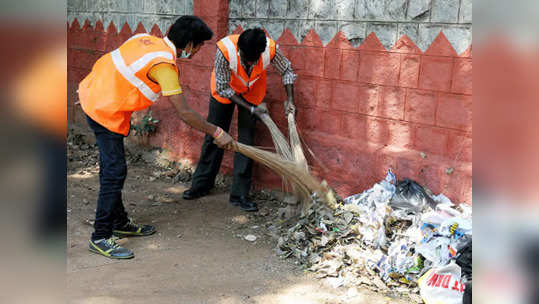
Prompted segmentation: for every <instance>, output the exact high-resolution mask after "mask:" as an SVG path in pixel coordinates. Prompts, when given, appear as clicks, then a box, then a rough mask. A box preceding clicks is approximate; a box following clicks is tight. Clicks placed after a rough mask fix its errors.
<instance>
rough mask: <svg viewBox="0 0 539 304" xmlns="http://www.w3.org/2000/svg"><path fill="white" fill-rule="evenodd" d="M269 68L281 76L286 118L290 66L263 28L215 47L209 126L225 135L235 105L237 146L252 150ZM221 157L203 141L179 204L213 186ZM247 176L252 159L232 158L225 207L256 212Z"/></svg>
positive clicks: (290, 99) (289, 106)
mask: <svg viewBox="0 0 539 304" xmlns="http://www.w3.org/2000/svg"><path fill="white" fill-rule="evenodd" d="M270 64H271V65H272V66H273V67H274V68H275V69H276V70H277V71H278V72H279V73H280V74H281V76H282V80H283V84H284V86H285V88H286V93H287V95H288V98H287V100H286V101H285V107H284V108H285V115H287V114H288V113H295V111H296V107H295V105H294V88H293V83H294V81H295V79H296V75H295V74H294V72H293V70H292V66H291V64H290V61H289V60H288V59H287V58H286V57H284V56H283V55H282V54H281V52H280V51H279V48H278V46H277V45H276V43H275V41H273V40H272V39H270V38H269V37H266V34H265V33H264V31H263V30H262V29H260V28H254V29H248V30H246V31H244V32H243V33H241V35H230V36H227V37H225V38H223V39H221V40H220V41H219V42H217V54H216V56H215V65H214V69H213V71H212V76H211V91H212V92H211V97H210V105H209V114H208V121H209V122H211V123H213V124H215V125H217V126H219V127H221V128H223V129H224V130H226V131H228V129H229V128H230V122H231V120H232V114H233V113H234V107H235V105H238V141H239V142H241V143H244V144H247V145H252V144H253V137H254V131H255V123H256V119H255V117H256V115H253V114H261V113H265V112H267V108H266V106H265V104H264V103H262V101H263V100H264V96H265V94H266V78H267V76H266V69H267V68H268V67H269V65H270ZM223 152H224V151H223V149H220V148H218V147H217V146H216V145H215V144H213V142H212V138H211V137H210V136H206V138H205V140H204V143H203V144H202V152H201V155H200V161H199V162H198V166H197V168H196V171H195V173H194V175H193V182H192V185H191V188H190V189H189V190H186V191H185V192H184V193H183V198H184V199H195V198H198V197H201V196H204V195H206V194H208V192H209V190H210V189H211V188H212V187H213V186H214V184H215V177H216V176H217V173H218V171H219V167H220V166H221V161H222V159H223ZM251 172H252V160H251V159H249V158H248V157H246V156H245V155H242V154H241V153H235V155H234V183H233V185H232V190H231V193H230V202H231V203H232V204H233V205H235V206H239V207H240V208H241V209H242V210H244V211H248V212H249V211H258V207H257V205H256V203H254V202H250V201H249V198H248V195H249V190H250V187H251Z"/></svg>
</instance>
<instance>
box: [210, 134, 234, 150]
mask: <svg viewBox="0 0 539 304" xmlns="http://www.w3.org/2000/svg"><path fill="white" fill-rule="evenodd" d="M213 142H214V143H215V144H216V145H217V146H218V147H219V148H222V149H226V150H232V149H233V148H234V144H235V142H234V139H233V138H232V136H230V134H228V133H226V132H225V131H224V130H222V129H221V130H220V132H219V134H217V135H216V136H215V137H214V138H213Z"/></svg>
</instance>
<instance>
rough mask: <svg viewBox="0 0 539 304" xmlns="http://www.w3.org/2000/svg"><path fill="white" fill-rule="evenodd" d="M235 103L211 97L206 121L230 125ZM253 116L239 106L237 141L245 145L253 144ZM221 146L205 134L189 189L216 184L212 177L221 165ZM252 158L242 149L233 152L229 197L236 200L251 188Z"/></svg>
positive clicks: (205, 188)
mask: <svg viewBox="0 0 539 304" xmlns="http://www.w3.org/2000/svg"><path fill="white" fill-rule="evenodd" d="M235 106H236V104H234V103H231V104H222V103H220V102H218V101H217V100H216V99H215V98H213V97H210V109H209V112H208V122H210V123H212V124H214V125H216V126H219V127H221V128H222V129H223V130H225V131H227V132H228V130H229V129H230V122H231V121H232V114H234V107H235ZM255 126H256V118H255V116H253V115H251V113H250V112H249V111H248V110H246V109H244V108H243V107H240V106H238V141H239V142H240V143H243V144H246V145H253V141H254V131H255ZM223 153H224V150H223V149H220V148H219V147H217V145H215V144H214V143H213V138H212V137H211V136H210V135H206V137H205V138H204V143H203V144H202V151H201V153H200V160H199V162H198V165H197V168H196V170H195V173H194V175H193V183H192V185H191V189H194V190H209V189H211V188H212V187H213V186H214V184H215V177H216V176H217V173H218V172H219V167H221V161H222V160H223ZM252 169H253V161H252V160H251V159H250V158H248V157H247V156H245V155H243V154H241V153H237V152H236V153H235V154H234V183H233V184H232V190H231V192H230V199H231V200H236V199H239V198H240V197H241V196H245V197H248V195H249V189H250V188H251V176H252V171H253V170H252Z"/></svg>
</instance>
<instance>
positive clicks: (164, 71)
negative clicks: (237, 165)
mask: <svg viewBox="0 0 539 304" xmlns="http://www.w3.org/2000/svg"><path fill="white" fill-rule="evenodd" d="M148 76H149V77H150V79H151V80H153V81H155V82H157V83H159V85H160V86H161V93H162V95H163V96H164V97H166V98H167V99H168V100H169V101H170V102H171V103H172V105H174V108H175V109H176V111H177V112H178V115H179V116H180V119H181V120H182V121H184V122H185V123H186V124H188V125H189V126H191V127H193V128H194V129H196V130H198V131H201V132H204V133H206V134H208V135H210V136H213V137H214V139H215V143H216V144H217V145H218V146H220V147H224V148H227V149H228V148H232V143H233V142H234V140H233V139H232V137H230V135H228V134H227V133H226V132H225V131H223V130H222V129H221V128H219V127H216V126H214V125H212V124H210V123H208V122H206V121H205V120H204V119H203V118H202V117H201V116H200V115H199V114H198V113H197V112H195V111H193V110H192V109H191V107H189V105H188V104H187V101H186V100H185V96H184V95H183V94H182V89H181V87H180V83H179V80H178V73H177V72H176V69H175V68H174V67H173V66H172V65H170V64H166V63H164V64H158V65H156V66H154V67H153V68H152V69H151V70H150V71H149V73H148Z"/></svg>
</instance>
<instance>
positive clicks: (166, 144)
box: [68, 1, 472, 203]
mask: <svg viewBox="0 0 539 304" xmlns="http://www.w3.org/2000/svg"><path fill="white" fill-rule="evenodd" d="M223 2H224V3H223ZM227 3H228V2H227V1H220V4H219V6H215V4H214V2H212V1H195V3H194V14H195V15H198V16H200V17H201V18H203V19H204V20H205V21H206V22H207V23H208V25H209V26H210V27H211V28H212V29H214V31H215V35H214V39H213V41H212V42H215V41H217V39H220V38H222V37H223V36H225V35H226V33H227V30H228V29H227V26H228V25H227V24H228V19H227V18H228V7H227ZM240 30H241V29H236V31H240ZM144 31H146V30H145V29H144V27H143V26H142V24H139V26H138V27H137V29H135V31H133V32H132V30H131V29H130V28H129V26H128V25H127V24H124V25H123V26H122V28H121V29H120V31H119V32H118V31H117V28H115V26H114V25H113V24H111V25H110V26H109V27H108V28H107V29H105V28H104V27H103V25H102V24H101V23H100V22H98V23H97V24H96V26H95V28H92V27H91V26H90V25H89V24H88V22H85V24H84V25H83V26H82V28H81V26H80V24H79V22H78V21H77V20H75V21H74V22H73V24H72V25H71V27H69V26H68V90H69V107H68V111H69V113H68V116H69V119H70V122H75V123H84V122H83V120H82V116H81V113H80V107H78V106H76V105H74V102H75V101H76V100H77V96H76V87H77V84H78V82H79V81H80V80H82V79H83V78H84V77H85V76H86V75H87V74H88V73H89V72H90V69H91V67H92V65H93V63H94V62H95V61H96V60H97V59H98V58H99V57H100V56H101V55H103V54H104V53H106V52H108V51H111V50H113V49H115V48H116V47H118V46H119V45H120V44H121V43H122V42H123V41H124V40H126V39H127V38H129V37H130V36H131V35H132V34H134V33H138V32H144ZM150 33H151V34H154V35H157V36H162V33H161V32H160V30H159V28H158V27H157V26H154V27H153V28H152V29H151V30H150ZM277 42H278V44H279V46H280V48H281V50H282V51H283V53H284V54H285V55H286V56H287V57H288V58H289V59H290V60H291V61H292V64H293V67H294V69H295V71H296V72H297V74H298V75H299V77H298V80H297V82H296V85H295V97H296V102H297V105H298V117H297V123H298V128H299V131H300V133H301V135H302V136H303V138H304V140H305V141H306V143H307V145H308V147H309V148H310V149H311V150H312V151H313V152H314V154H315V155H316V157H317V158H318V159H319V160H318V161H317V160H315V159H313V157H312V156H310V155H308V156H307V157H308V159H309V163H310V164H311V165H313V166H314V168H313V170H314V172H315V174H317V175H319V176H320V177H321V178H324V179H326V180H327V181H328V182H329V184H330V185H331V186H333V187H334V188H336V189H337V190H338V191H339V193H340V194H341V195H342V196H347V195H350V194H354V193H358V192H361V191H363V190H365V189H366V188H369V187H370V186H372V184H373V183H375V182H376V181H378V180H380V179H382V178H383V177H384V176H385V172H386V170H387V168H389V167H391V168H393V170H394V172H395V173H396V175H397V177H398V178H404V177H409V178H412V179H415V180H416V181H418V182H419V183H421V184H424V185H426V186H427V187H429V188H430V189H431V190H432V191H433V192H434V193H439V192H443V193H444V194H446V195H447V196H448V197H449V198H451V199H452V200H454V201H457V202H468V203H471V202H472V58H471V57H472V52H471V47H470V49H468V50H467V51H466V52H464V53H463V54H460V55H458V54H457V53H456V52H455V50H454V49H453V48H452V46H451V44H450V43H449V42H448V41H447V39H446V38H445V36H444V35H443V34H442V33H440V35H439V36H438V37H437V38H436V39H435V40H434V42H433V43H432V45H431V46H430V47H429V48H428V49H427V50H426V51H425V52H424V53H423V52H422V51H421V50H420V49H419V48H418V47H417V46H416V45H415V44H414V43H413V42H412V41H411V40H410V39H409V38H408V37H407V36H403V37H401V39H400V40H399V41H397V43H396V44H395V45H394V46H393V48H392V49H390V50H389V51H388V50H385V49H384V47H383V46H382V45H381V44H380V42H379V41H378V39H377V37H376V35H374V34H371V35H370V36H368V37H367V38H366V39H365V41H364V42H363V43H362V44H361V45H360V46H359V47H357V48H354V47H353V46H352V45H351V44H350V43H349V42H348V40H347V39H346V37H345V36H344V35H343V34H342V33H340V32H339V33H338V34H337V35H336V36H335V38H334V39H333V40H332V41H331V42H330V43H329V44H328V45H327V46H325V47H324V46H323V45H322V42H321V41H320V38H319V37H318V35H317V34H316V32H314V31H311V32H310V33H309V34H308V35H307V36H306V37H305V39H304V40H303V41H302V42H301V43H298V42H297V41H296V40H295V38H294V36H293V35H292V34H291V33H290V32H289V31H288V30H285V31H284V32H283V33H282V35H281V37H279V38H278V39H277ZM215 51H216V47H215V44H214V43H207V44H206V45H205V46H204V47H203V48H202V50H201V51H200V52H199V53H198V54H197V55H196V56H195V58H193V59H192V60H178V64H179V67H180V70H181V75H180V79H181V84H182V86H183V88H184V91H185V94H186V96H187V98H188V101H189V104H190V105H191V107H193V108H194V109H195V110H196V111H198V112H199V113H201V114H202V115H204V116H206V115H207V111H208V100H209V87H210V81H209V79H210V72H211V69H212V65H213V60H214V58H215ZM285 96H286V95H285V91H284V88H283V87H282V84H281V79H280V76H279V75H278V74H277V73H276V72H275V70H274V69H273V68H270V70H269V76H268V92H267V96H266V102H267V103H268V107H269V109H270V113H271V116H272V117H273V118H274V120H275V121H276V123H277V124H278V125H279V126H280V127H281V129H282V130H283V131H284V132H286V122H285V120H284V114H283V105H282V100H284V98H285ZM152 110H153V113H154V116H155V117H157V118H159V119H160V120H161V123H160V127H159V129H158V132H157V134H155V135H154V136H152V138H151V144H152V145H154V146H160V147H163V148H166V149H168V150H169V152H170V154H171V156H172V157H174V158H176V159H189V160H191V161H193V162H194V163H196V162H197V161H198V157H199V153H200V146H201V143H202V138H203V136H202V134H201V133H199V132H197V131H194V130H192V129H191V128H190V127H188V126H187V125H185V124H184V123H182V122H181V121H180V120H179V119H178V117H177V115H176V114H175V111H174V110H173V108H172V105H170V104H169V103H168V102H166V101H164V100H160V101H158V102H156V103H155V105H154V106H152ZM258 129H259V130H258V134H261V136H257V138H256V145H261V146H266V147H268V146H271V145H272V143H271V138H270V136H269V132H268V131H267V130H265V127H264V126H263V125H262V124H259V126H258ZM232 130H233V131H232V132H231V133H232V134H234V135H235V126H234V127H233V128H232ZM420 152H424V153H425V156H426V157H422V156H421V155H420ZM320 162H321V163H323V164H324V166H325V168H323V167H322V166H320ZM223 165H224V166H223V167H224V170H225V172H230V169H231V167H232V153H229V152H227V153H226V154H225V160H224V164H223ZM448 168H452V173H451V174H447V169H448ZM449 171H451V169H450V170H449ZM255 186H256V187H257V188H261V187H265V188H268V187H269V188H279V187H280V186H281V181H280V178H279V177H278V176H276V175H275V174H273V173H272V172H269V171H268V170H266V169H265V168H263V167H261V166H255Z"/></svg>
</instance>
